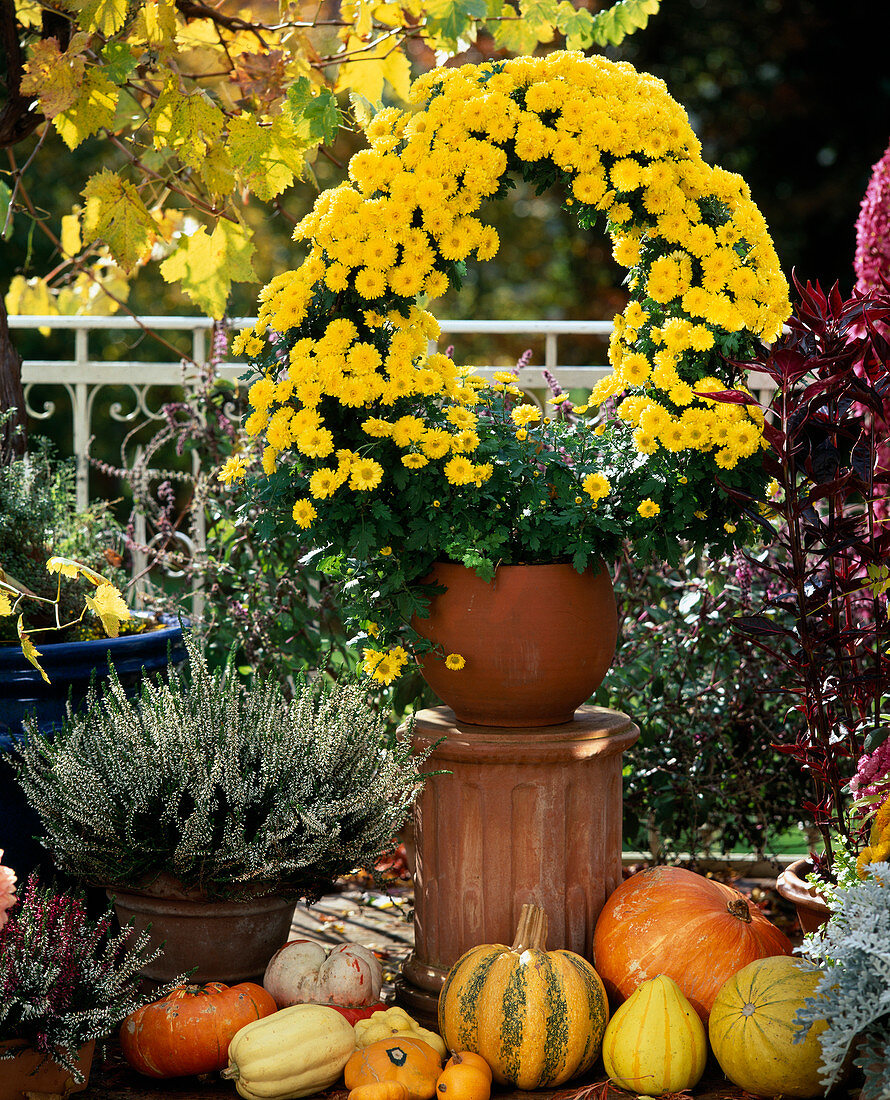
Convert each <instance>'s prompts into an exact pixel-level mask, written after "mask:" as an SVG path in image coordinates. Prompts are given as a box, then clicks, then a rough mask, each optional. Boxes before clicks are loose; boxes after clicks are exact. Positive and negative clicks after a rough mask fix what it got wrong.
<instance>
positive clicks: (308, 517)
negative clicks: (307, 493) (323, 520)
mask: <svg viewBox="0 0 890 1100" xmlns="http://www.w3.org/2000/svg"><path fill="white" fill-rule="evenodd" d="M292 515H293V518H294V523H296V525H297V526H298V527H303V528H306V527H311V526H312V521H313V520H314V519H315V518H316V517H317V516H318V512H316V510H315V506H314V505H313V503H312V501H311V500H305V499H304V500H298V501H297V502H296V503H295V504H294V507H293V512H292Z"/></svg>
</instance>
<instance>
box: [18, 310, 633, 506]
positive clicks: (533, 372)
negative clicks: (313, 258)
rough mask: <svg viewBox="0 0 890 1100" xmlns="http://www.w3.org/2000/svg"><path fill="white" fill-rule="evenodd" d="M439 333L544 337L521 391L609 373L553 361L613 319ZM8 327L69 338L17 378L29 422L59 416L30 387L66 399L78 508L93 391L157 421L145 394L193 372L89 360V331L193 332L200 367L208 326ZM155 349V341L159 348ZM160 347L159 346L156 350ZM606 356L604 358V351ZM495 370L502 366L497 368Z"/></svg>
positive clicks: (42, 320)
mask: <svg viewBox="0 0 890 1100" xmlns="http://www.w3.org/2000/svg"><path fill="white" fill-rule="evenodd" d="M255 320H256V318H254V317H236V318H233V319H232V320H231V321H230V324H231V326H232V328H233V329H240V328H244V327H246V326H252V325H253V323H254V321H255ZM439 324H440V326H441V330H442V337H441V338H440V340H439V345H440V346H444V345H445V344H446V342H447V340H446V338H447V337H452V336H453V337H458V336H482V335H487V336H494V337H496V336H524V337H529V338H530V340H537V341H540V340H541V339H542V338H543V345H544V361H543V363H541V364H539V365H537V366H528V367H525V368H523V369H522V370H521V371H520V375H519V385H520V387H522V388H523V389H533V388H535V389H540V388H541V370H542V368H546V369H547V370H549V371H550V372H551V373H552V374H553V375H554V376H555V377H556V378H557V380H558V382H559V384H560V385H561V386H562V387H563V388H564V389H570V388H584V389H587V388H590V387H591V386H593V385H594V384H595V383H596V382H597V381H598V380H599V379H600V378H602V377H604V376H605V375H606V374H608V373H609V369H610V368H609V367H607V366H605V365H595V366H581V367H571V366H565V365H563V364H560V362H559V345H558V341H559V337H560V336H600V337H608V336H609V334H610V333H611V331H612V322H611V321H603V320H597V321H538V320H534V321H533V320H522V321H493V320H482V321H454V320H447V319H446V320H442V319H440V320H439ZM9 325H10V328H12V329H18V330H24V329H27V330H32V331H35V330H51V331H54V332H60V331H61V332H70V333H72V334H73V337H74V345H73V355H72V356H71V358H51V359H49V358H47V359H37V358H30V359H26V360H25V361H24V363H23V365H22V382H23V385H24V389H25V404H26V409H27V413H28V415H29V416H30V417H31V418H32V419H33V420H37V421H39V420H48V419H49V418H50V417H51V416H57V415H58V412H59V410H58V409H57V407H56V402H55V401H52V400H44V401H43V403H42V404H40V403H35V400H36V396H37V395H36V394H35V387H44V386H55V387H61V388H63V389H64V390H65V391H66V392H67V394H68V398H69V401H70V404H71V427H72V436H73V447H72V450H73V454H74V458H75V461H76V464H77V466H76V468H77V499H78V504H79V506H81V507H86V505H87V503H88V501H89V463H88V461H87V451H88V446H89V441H90V438H91V436H92V435H93V434H94V432H95V430H96V428H95V425H94V424H93V411H94V407H95V403H96V398H97V395H98V394H99V392H100V390H102V389H103V388H104V387H106V386H116V387H125V388H128V389H129V390H131V391H132V394H133V407H132V408H131V409H126V408H125V406H124V404H123V402H115V403H114V404H113V405H112V406H111V410H110V415H111V417H112V419H114V420H116V421H118V422H119V423H122V424H130V425H132V424H133V423H134V422H136V421H137V420H138V418H139V417H140V416H141V417H142V418H143V419H144V420H146V421H152V420H156V421H161V420H162V419H163V415H162V413H161V411H160V410H159V409H154V408H152V405H151V400H150V397H151V394H150V391H151V390H152V389H153V388H155V387H166V388H169V387H178V386H182V385H183V384H184V383H185V384H186V385H187V384H188V381H189V378H190V377H194V376H195V371H194V368H191V372H190V370H189V368H188V366H187V367H186V369H185V371H183V365H182V362H171V361H169V360H168V361H163V360H161V359H158V361H152V362H148V363H147V362H144V361H140V360H126V359H119V360H112V361H108V360H104V359H98V358H94V357H93V356H92V355H91V351H90V334H91V333H93V332H113V331H119V332H128V333H133V334H134V335H135V334H138V333H139V332H140V331H141V329H142V327H144V328H145V329H147V330H149V331H155V332H160V333H164V334H169V333H174V332H177V333H189V334H190V337H191V350H190V355H191V358H192V360H193V361H194V362H195V363H197V364H199V365H200V364H203V363H204V361H205V360H206V358H207V337H208V333H209V331H210V329H211V328H212V326H213V321H212V320H211V319H210V318H208V317H148V316H146V317H140V318H139V319H138V321H137V320H135V319H134V318H132V317H129V316H114V317H83V316H75V317H58V316H46V317H43V316H13V317H10V318H9ZM159 347H160V345H159ZM161 350H163V349H161ZM604 358H605V356H604ZM477 369H478V370H479V372H480V373H482V374H490V373H491V372H492V371H494V370H496V369H498V368H497V367H493V366H480V367H478V368H477ZM500 369H503V367H501V368H500ZM244 370H245V364H244V363H243V362H237V361H233V362H226V363H222V364H221V365H220V366H219V368H218V374H219V376H220V377H221V378H226V379H229V380H230V381H235V380H237V378H238V377H239V375H242V374H243V373H244Z"/></svg>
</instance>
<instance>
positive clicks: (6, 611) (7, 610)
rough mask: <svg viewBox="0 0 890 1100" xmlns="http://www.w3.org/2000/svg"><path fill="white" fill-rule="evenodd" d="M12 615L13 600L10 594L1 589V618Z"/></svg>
mask: <svg viewBox="0 0 890 1100" xmlns="http://www.w3.org/2000/svg"><path fill="white" fill-rule="evenodd" d="M11 614H12V600H11V599H10V598H9V594H8V593H7V592H5V591H4V590H3V589H2V588H0V617H2V616H3V615H11Z"/></svg>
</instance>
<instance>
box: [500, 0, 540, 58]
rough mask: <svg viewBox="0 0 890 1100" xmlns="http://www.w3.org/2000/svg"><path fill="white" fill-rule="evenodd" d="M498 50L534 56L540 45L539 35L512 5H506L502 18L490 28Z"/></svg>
mask: <svg viewBox="0 0 890 1100" xmlns="http://www.w3.org/2000/svg"><path fill="white" fill-rule="evenodd" d="M489 30H491V31H492V34H493V37H494V41H495V45H496V46H497V47H498V49H501V50H509V51H510V52H511V53H515V54H520V55H521V54H532V53H534V52H535V49H536V47H537V45H538V41H539V39H538V35H537V33H536V32H535V31H534V30H533V29H532V28H531V26H529V24H528V23H526V21H525V20H524V19H521V18H520V16H519V12H518V11H517V10H516V8H515V7H514V6H513V5H512V4H504V6H503V9H502V11H501V18H500V19H499V20H498V21H497V22H496V23H495V24H494V26H493V27H490V28H489Z"/></svg>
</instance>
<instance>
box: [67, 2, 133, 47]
mask: <svg viewBox="0 0 890 1100" xmlns="http://www.w3.org/2000/svg"><path fill="white" fill-rule="evenodd" d="M65 7H67V8H70V9H72V10H73V11H76V12H77V13H78V16H77V21H78V23H79V24H80V26H81V27H82V28H83V29H84V30H85V31H87V32H88V33H89V34H92V33H93V32H94V31H98V32H99V33H100V34H103V35H104V36H105V37H106V38H110V37H111V35H113V34H117V32H118V31H119V30H120V29H121V27H122V26H123V25H124V23H125V22H126V19H127V0H65Z"/></svg>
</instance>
